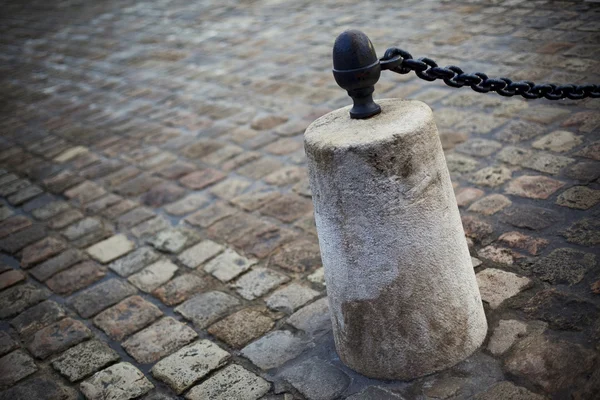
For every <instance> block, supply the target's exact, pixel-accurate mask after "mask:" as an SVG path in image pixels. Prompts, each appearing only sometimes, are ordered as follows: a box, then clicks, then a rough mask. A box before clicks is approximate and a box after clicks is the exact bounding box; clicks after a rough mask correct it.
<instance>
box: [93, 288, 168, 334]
mask: <svg viewBox="0 0 600 400" xmlns="http://www.w3.org/2000/svg"><path fill="white" fill-rule="evenodd" d="M162 315H163V313H162V311H160V310H159V309H158V307H156V306H155V305H154V304H152V303H150V302H148V301H146V300H144V299H143V298H141V297H140V296H131V297H128V298H127V299H125V300H123V301H121V302H120V303H118V304H117V305H115V306H113V307H111V308H108V309H106V310H104V311H102V312H101V313H100V314H98V315H97V316H96V317H95V318H94V324H95V325H96V326H98V327H99V328H100V329H102V330H103V331H104V332H105V333H106V334H107V335H108V336H109V337H110V338H111V339H113V340H117V341H121V340H123V339H124V338H125V337H127V336H129V335H130V334H132V333H135V332H137V331H139V330H140V329H142V328H145V327H146V326H148V325H149V324H151V323H152V322H154V321H155V320H156V319H157V318H159V317H161V316H162Z"/></svg>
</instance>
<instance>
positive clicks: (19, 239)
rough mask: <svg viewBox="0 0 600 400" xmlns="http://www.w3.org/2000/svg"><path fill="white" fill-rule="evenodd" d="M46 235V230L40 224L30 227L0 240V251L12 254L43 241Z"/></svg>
mask: <svg viewBox="0 0 600 400" xmlns="http://www.w3.org/2000/svg"><path fill="white" fill-rule="evenodd" d="M7 221H8V220H7ZM5 222H6V221H5ZM46 234H47V232H46V229H45V228H44V227H43V226H42V225H41V224H35V225H31V226H30V227H28V228H25V229H21V230H19V231H18V232H16V233H13V234H11V235H10V236H8V237H5V238H3V239H0V250H3V251H5V252H7V253H10V254H14V253H16V252H18V251H19V250H21V249H22V248H24V247H25V246H28V245H30V244H32V243H35V242H37V241H38V240H41V239H43V238H44V237H46Z"/></svg>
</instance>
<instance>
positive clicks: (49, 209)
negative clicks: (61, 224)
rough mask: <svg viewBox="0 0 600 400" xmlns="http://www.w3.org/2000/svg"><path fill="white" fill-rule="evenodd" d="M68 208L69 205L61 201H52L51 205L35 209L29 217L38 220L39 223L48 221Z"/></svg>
mask: <svg viewBox="0 0 600 400" xmlns="http://www.w3.org/2000/svg"><path fill="white" fill-rule="evenodd" d="M69 208H70V206H69V204H68V203H67V202H65V201H62V200H57V201H53V202H51V203H48V204H45V205H43V206H42V207H39V208H36V209H35V210H33V211H32V212H31V215H33V217H34V218H35V219H39V220H40V221H45V220H47V219H50V218H52V217H54V216H56V215H58V214H60V213H61V212H63V211H66V210H68V209H69Z"/></svg>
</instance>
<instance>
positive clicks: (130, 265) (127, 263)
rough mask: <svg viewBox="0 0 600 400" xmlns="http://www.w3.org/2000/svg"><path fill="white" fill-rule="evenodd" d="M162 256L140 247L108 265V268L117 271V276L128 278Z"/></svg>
mask: <svg viewBox="0 0 600 400" xmlns="http://www.w3.org/2000/svg"><path fill="white" fill-rule="evenodd" d="M159 257H160V255H159V254H158V253H156V252H155V251H154V250H152V249H151V248H149V247H140V248H138V249H136V250H135V251H132V252H131V253H129V254H127V255H126V256H124V257H121V258H119V259H118V260H116V261H113V262H112V263H110V264H109V265H108V268H110V269H111V270H113V271H115V272H116V273H117V274H119V275H121V276H123V277H127V276H129V275H131V274H133V273H135V272H138V271H140V270H142V269H144V267H146V266H147V265H149V264H151V263H153V262H154V261H156V260H158V259H159Z"/></svg>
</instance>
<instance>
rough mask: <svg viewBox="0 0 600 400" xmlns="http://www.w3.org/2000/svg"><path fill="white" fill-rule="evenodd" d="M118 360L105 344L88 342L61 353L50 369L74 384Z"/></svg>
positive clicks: (93, 341) (115, 354)
mask: <svg viewBox="0 0 600 400" xmlns="http://www.w3.org/2000/svg"><path fill="white" fill-rule="evenodd" d="M119 358H120V357H119V355H118V354H117V352H116V351H114V350H113V349H111V348H110V347H108V346H107V345H106V344H105V343H102V342H100V341H97V340H90V341H87V342H84V343H81V344H78V345H77V346H75V347H71V348H70V349H69V350H67V351H65V352H64V353H62V354H61V355H60V356H59V357H57V358H55V359H54V360H53V361H52V367H53V368H54V369H55V370H57V371H58V372H60V373H61V374H62V375H63V376H65V377H67V379H69V381H71V382H76V381H78V380H81V379H83V378H85V377H87V376H89V375H91V374H93V373H94V372H96V371H98V370H99V369H101V368H103V367H105V366H107V365H108V364H112V363H113V362H115V361H118V360H119Z"/></svg>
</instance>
